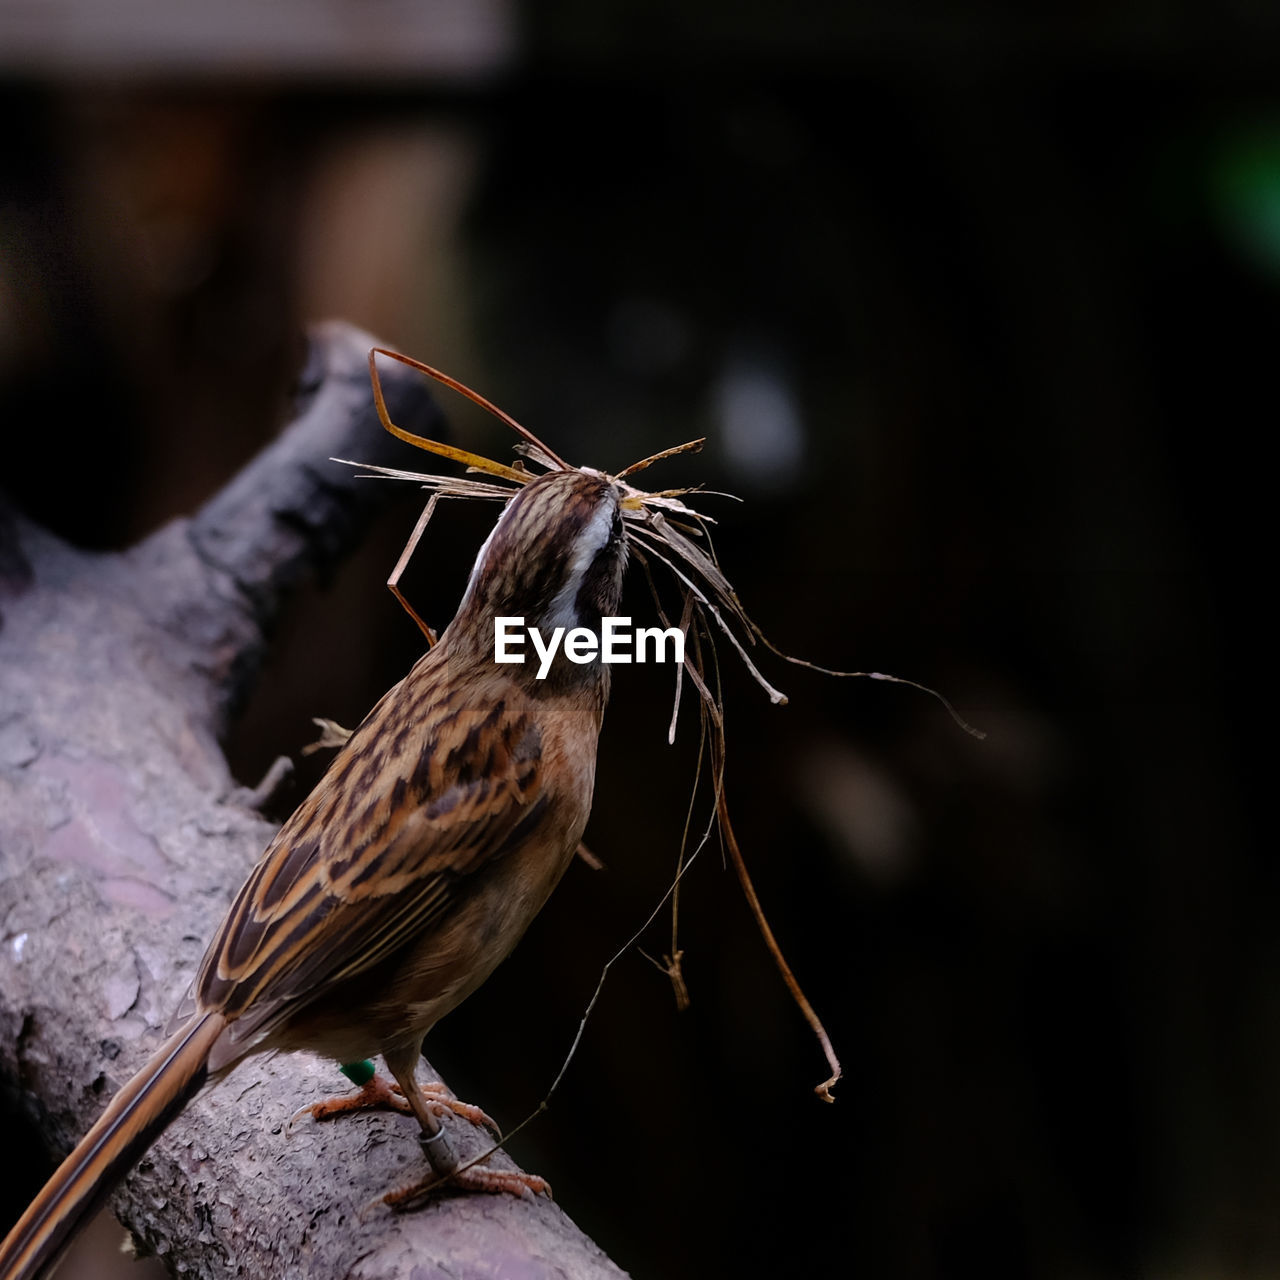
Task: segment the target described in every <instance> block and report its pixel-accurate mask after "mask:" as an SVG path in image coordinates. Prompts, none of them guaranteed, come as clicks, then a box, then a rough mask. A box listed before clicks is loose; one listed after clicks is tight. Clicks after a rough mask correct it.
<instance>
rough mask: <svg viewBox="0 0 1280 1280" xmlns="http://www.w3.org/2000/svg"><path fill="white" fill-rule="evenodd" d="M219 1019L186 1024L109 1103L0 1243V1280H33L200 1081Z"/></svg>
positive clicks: (218, 1029)
mask: <svg viewBox="0 0 1280 1280" xmlns="http://www.w3.org/2000/svg"><path fill="white" fill-rule="evenodd" d="M225 1026H226V1019H225V1018H223V1017H222V1015H221V1014H217V1013H206V1014H204V1015H202V1016H200V1017H198V1018H196V1019H195V1020H193V1021H191V1022H188V1023H187V1024H186V1025H185V1026H184V1027H182V1028H181V1029H180V1030H179V1031H177V1032H175V1033H174V1034H173V1035H172V1036H170V1037H169V1039H168V1040H166V1041H165V1043H164V1044H163V1045H162V1046H161V1047H160V1049H159V1051H158V1052H157V1053H156V1054H155V1056H154V1057H153V1058H152V1059H151V1061H150V1062H148V1063H147V1065H146V1066H145V1067H143V1068H142V1070H141V1071H139V1072H138V1074H137V1075H135V1076H134V1077H133V1079H132V1080H130V1081H129V1083H128V1084H126V1085H125V1086H124V1088H123V1089H121V1090H120V1092H119V1093H117V1094H116V1096H115V1097H114V1098H112V1099H111V1103H110V1105H109V1106H108V1107H107V1109H106V1111H104V1112H103V1113H102V1116H101V1118H100V1119H99V1120H98V1122H97V1123H96V1124H95V1125H94V1126H93V1128H92V1129H90V1130H89V1132H88V1133H87V1134H85V1136H84V1138H82V1139H81V1141H80V1142H79V1143H78V1144H77V1146H76V1148H75V1150H74V1151H72V1153H71V1154H70V1155H69V1156H68V1157H67V1158H66V1159H65V1160H64V1161H63V1162H62V1164H61V1165H59V1166H58V1171H57V1172H56V1173H55V1174H54V1175H53V1177H52V1178H50V1179H49V1181H48V1182H47V1183H46V1184H45V1186H44V1189H43V1190H42V1191H41V1192H40V1194H39V1195H38V1196H36V1198H35V1200H34V1201H32V1203H31V1207H30V1208H29V1209H28V1210H27V1211H26V1213H24V1214H23V1215H22V1217H21V1218H20V1219H19V1220H18V1223H17V1225H16V1226H15V1227H14V1228H13V1230H12V1231H10V1232H9V1234H8V1236H7V1237H6V1238H5V1241H4V1243H3V1244H2V1245H0V1280H34V1277H36V1276H38V1275H40V1273H41V1272H42V1270H43V1269H44V1268H45V1267H47V1266H49V1265H50V1264H51V1263H52V1262H53V1260H54V1258H55V1257H57V1255H58V1253H59V1251H60V1250H61V1248H62V1245H63V1244H64V1243H65V1242H66V1240H67V1239H68V1237H69V1236H70V1235H71V1233H72V1232H73V1231H74V1230H75V1228H76V1227H77V1226H78V1225H79V1224H80V1223H81V1221H82V1220H83V1219H84V1218H85V1217H86V1216H87V1215H88V1214H89V1213H90V1212H92V1210H93V1209H95V1208H96V1207H97V1206H98V1204H99V1203H100V1202H101V1201H102V1199H103V1198H104V1197H105V1196H106V1195H107V1193H108V1192H109V1191H111V1190H112V1188H113V1187H114V1186H115V1185H116V1183H117V1182H119V1181H120V1179H121V1178H123V1177H124V1175H125V1174H126V1173H128V1171H129V1169H130V1167H131V1166H132V1165H133V1163H134V1161H135V1160H137V1159H138V1158H139V1157H140V1156H141V1155H142V1153H143V1152H144V1151H145V1150H146V1149H147V1148H148V1147H149V1146H150V1145H151V1144H152V1143H153V1142H154V1141H155V1140H156V1138H158V1137H159V1136H160V1134H161V1132H162V1131H163V1130H164V1128H165V1126H166V1125H167V1124H168V1123H169V1122H170V1121H171V1120H172V1119H173V1118H174V1117H175V1116H176V1115H177V1114H178V1112H179V1111H181V1110H182V1108H183V1107H184V1106H186V1104H187V1103H188V1102H189V1101H190V1100H191V1098H192V1097H193V1096H194V1095H195V1093H196V1091H197V1090H198V1089H199V1088H200V1086H201V1085H202V1084H203V1083H204V1081H205V1078H206V1076H207V1075H208V1059H209V1051H210V1050H211V1049H212V1048H213V1045H214V1042H215V1041H216V1040H217V1038H218V1036H219V1035H220V1034H221V1033H222V1029H223V1028H224V1027H225Z"/></svg>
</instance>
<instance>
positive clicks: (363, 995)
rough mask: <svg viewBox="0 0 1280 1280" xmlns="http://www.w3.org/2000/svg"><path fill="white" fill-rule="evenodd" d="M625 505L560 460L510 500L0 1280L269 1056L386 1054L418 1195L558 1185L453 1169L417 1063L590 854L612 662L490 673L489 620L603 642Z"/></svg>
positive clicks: (616, 584)
mask: <svg viewBox="0 0 1280 1280" xmlns="http://www.w3.org/2000/svg"><path fill="white" fill-rule="evenodd" d="M622 497H623V494H622V486H620V484H619V482H617V481H614V480H612V479H611V478H610V477H608V476H606V475H604V474H603V473H599V472H593V471H589V470H577V469H567V470H557V471H552V472H548V473H547V474H545V475H541V476H539V477H538V478H537V479H534V480H531V481H530V482H529V483H527V484H526V485H525V486H524V487H523V488H522V489H520V490H519V491H518V492H517V493H516V494H515V496H514V497H512V498H511V499H510V501H509V502H508V503H507V505H506V507H505V508H504V510H503V512H502V514H501V516H500V517H499V519H498V521H497V523H496V524H495V526H494V528H493V530H492V532H491V533H490V534H489V536H488V538H487V539H486V541H485V543H484V545H483V546H482V547H481V549H480V551H479V554H478V555H477V557H476V561H475V565H474V567H473V569H472V571H471V574H470V577H469V579H468V582H467V586H466V589H465V591H464V593H463V597H462V602H461V604H460V605H459V607H458V611H457V613H456V615H455V617H454V619H453V621H452V622H451V623H450V624H449V626H448V627H447V628H446V629H445V631H444V632H443V634H442V635H441V636H440V638H439V641H438V642H437V643H436V644H435V645H434V646H432V647H431V648H429V649H428V650H427V651H426V653H425V654H424V655H423V656H422V657H421V658H420V659H419V660H418V662H417V663H416V664H415V665H414V666H413V668H412V669H411V670H410V672H409V674H408V675H407V676H406V677H405V678H404V679H403V680H402V681H400V683H399V684H397V685H395V686H394V687H393V688H392V689H391V690H389V691H388V692H387V693H386V694H385V695H384V696H383V697H382V699H381V700H380V701H379V702H378V703H377V705H376V706H375V707H374V708H373V710H372V711H371V712H370V713H369V714H368V716H366V718H365V719H364V721H363V722H362V723H361V724H360V725H359V727H358V728H357V729H356V730H355V731H354V732H353V733H352V734H351V736H350V738H349V739H348V740H347V742H346V744H345V746H343V747H342V749H341V750H340V751H339V752H338V754H337V755H336V756H335V757H334V759H333V761H332V763H331V764H330V766H329V768H328V769H327V771H326V772H325V775H324V777H323V778H322V779H321V780H320V782H319V783H318V784H317V786H316V787H315V789H314V790H313V791H312V792H311V794H310V795H309V796H308V797H307V798H306V799H305V800H304V801H303V802H302V804H301V805H300V806H299V807H298V809H297V810H296V811H295V812H294V814H293V815H292V817H291V818H290V819H289V820H288V821H287V822H286V823H285V824H284V825H283V826H282V827H281V829H280V831H279V832H278V834H277V835H276V836H275V838H274V839H273V840H272V842H271V843H270V844H269V845H268V847H267V849H266V850H265V852H264V853H263V855H262V857H261V858H260V859H259V861H258V862H257V864H256V865H255V866H254V868H253V869H252V871H251V872H250V874H249V876H248V878H247V880H246V881H245V883H244V885H243V886H242V887H241V889H240V891H239V892H238V893H237V894H236V896H235V898H234V900H233V902H232V903H231V906H230V908H229V909H228V911H227V913H226V915H225V917H224V918H223V920H222V923H221V924H220V925H219V926H218V929H217V931H216V932H215V933H214V935H213V938H212V940H211V941H210V943H209V945H208V948H207V950H206V951H205V954H204V958H203V960H202V961H201V963H200V966H199V969H198V971H197V974H196V977H195V979H194V980H193V982H192V984H191V987H190V989H189V991H188V992H187V995H186V996H185V998H184V999H183V1001H182V1003H181V1004H180V1006H179V1008H178V1010H177V1011H176V1013H175V1014H174V1017H173V1019H172V1020H171V1022H170V1023H169V1026H168V1028H167V1030H166V1034H165V1039H164V1041H163V1043H162V1044H161V1046H160V1048H159V1049H158V1050H157V1051H156V1052H155V1053H154V1055H153V1056H152V1057H151V1059H150V1060H149V1061H148V1062H147V1063H146V1065H145V1066H144V1067H142V1069H141V1070H140V1071H138V1073H137V1074H136V1075H134V1076H133V1077H132V1079H130V1080H129V1081H128V1082H127V1083H126V1084H125V1085H124V1086H123V1088H122V1089H121V1090H120V1091H119V1092H118V1093H117V1094H116V1095H115V1097H114V1098H113V1099H112V1101H111V1102H110V1104H109V1105H108V1106H107V1109H106V1111H105V1112H104V1113H103V1115H102V1116H101V1118H100V1119H99V1120H98V1121H97V1122H96V1123H95V1124H94V1125H93V1127H92V1128H91V1129H90V1130H89V1132H88V1134H87V1135H86V1136H85V1137H84V1138H83V1139H82V1140H81V1141H80V1143H79V1144H78V1145H77V1146H76V1147H75V1148H74V1150H73V1151H72V1152H71V1154H70V1155H69V1156H68V1157H67V1158H66V1160H65V1161H64V1162H63V1163H62V1165H61V1166H60V1167H59V1168H58V1169H57V1170H56V1172H55V1173H54V1174H53V1176H52V1178H51V1179H50V1180H49V1182H48V1183H47V1184H46V1186H45V1187H44V1188H43V1189H42V1190H41V1191H40V1193H39V1194H38V1195H37V1196H36V1198H35V1200H34V1201H33V1202H32V1204H31V1205H30V1207H29V1208H28V1209H27V1211H26V1212H25V1214H24V1215H23V1216H22V1218H21V1219H20V1220H19V1221H18V1223H17V1224H16V1225H15V1226H14V1227H13V1229H12V1230H11V1231H10V1233H9V1235H8V1236H7V1237H6V1238H5V1240H4V1242H3V1244H2V1245H0V1280H34V1277H37V1276H39V1275H41V1274H43V1272H44V1271H45V1270H46V1268H48V1267H49V1266H50V1265H51V1264H52V1262H53V1261H54V1260H55V1258H56V1257H57V1256H58V1255H59V1254H60V1252H61V1250H62V1249H63V1248H64V1247H65V1245H66V1244H67V1243H68V1242H69V1240H70V1238H71V1236H72V1235H73V1234H74V1232H75V1231H76V1229H77V1227H78V1226H79V1225H80V1224H81V1223H82V1222H83V1221H84V1219H85V1218H86V1217H87V1215H88V1214H89V1212H90V1211H91V1210H92V1209H93V1208H95V1207H96V1206H97V1204H98V1203H99V1202H100V1201H101V1199H102V1198H103V1197H104V1196H105V1195H106V1194H107V1192H109V1191H110V1190H111V1188H113V1187H114V1186H115V1185H116V1184H117V1183H118V1182H119V1181H120V1180H121V1179H122V1178H123V1177H124V1176H125V1174H126V1173H127V1172H128V1170H129V1169H130V1168H131V1167H132V1165H133V1164H134V1163H135V1161H136V1160H137V1159H139V1158H140V1157H141V1155H142V1153H143V1152H144V1151H146V1150H147V1148H148V1147H150V1145H151V1144H152V1143H153V1142H154V1141H155V1140H156V1138H157V1137H158V1136H159V1135H160V1133H161V1132H162V1131H163V1130H164V1129H165V1128H166V1127H167V1125H168V1124H169V1123H170V1122H171V1121H172V1120H173V1119H174V1118H175V1117H176V1116H177V1114H178V1113H179V1112H180V1111H181V1110H182V1108H183V1107H184V1106H185V1105H187V1103H189V1102H190V1101H191V1099H192V1098H193V1097H194V1096H195V1095H196V1094H197V1093H198V1092H199V1091H200V1090H201V1089H202V1088H203V1087H204V1086H205V1085H206V1083H208V1082H213V1081H217V1080H219V1079H220V1078H222V1077H223V1076H225V1075H226V1074H227V1073H228V1072H230V1071H231V1070H233V1069H234V1068H235V1067H236V1066H237V1065H238V1064H239V1063H241V1062H242V1061H243V1060H244V1059H245V1058H247V1057H250V1056H252V1055H254V1054H258V1053H263V1052H272V1051H280V1050H286V1051H288V1050H299V1049H306V1050H310V1051H312V1052H315V1053H319V1054H321V1055H324V1056H327V1057H329V1058H332V1059H334V1060H335V1061H336V1062H337V1063H339V1064H346V1063H356V1062H360V1061H361V1060H363V1059H367V1058H371V1057H373V1056H374V1055H375V1054H381V1055H382V1058H383V1060H384V1061H385V1063H386V1065H387V1068H388V1070H389V1071H390V1073H391V1075H392V1076H393V1077H394V1080H395V1082H396V1086H397V1087H398V1089H399V1091H400V1094H401V1095H402V1099H403V1104H402V1105H403V1106H404V1107H406V1108H407V1109H408V1110H410V1111H411V1112H412V1114H413V1115H414V1117H415V1118H416V1120H417V1121H418V1124H419V1125H420V1126H421V1129H422V1135H421V1142H422V1146H423V1150H424V1152H425V1154H426V1157H427V1162H428V1164H429V1166H430V1174H429V1175H428V1177H427V1178H426V1179H425V1180H424V1182H423V1183H422V1184H419V1185H418V1187H416V1188H415V1189H414V1191H415V1193H416V1192H417V1191H418V1190H420V1189H421V1188H422V1187H425V1186H426V1185H428V1184H431V1183H433V1182H435V1181H439V1180H442V1179H445V1178H450V1179H451V1180H452V1181H453V1182H454V1183H455V1184H456V1185H459V1186H461V1187H463V1188H467V1189H475V1190H484V1191H494V1192H511V1193H513V1194H528V1192H529V1191H530V1190H533V1191H537V1190H540V1189H545V1184H544V1183H542V1182H541V1179H538V1178H536V1177H534V1176H533V1175H528V1174H521V1173H515V1172H508V1171H500V1170H495V1169H489V1168H485V1167H483V1166H482V1165H479V1164H477V1165H472V1166H470V1167H460V1164H459V1161H458V1158H457V1156H456V1155H455V1153H454V1152H453V1150H452V1148H451V1146H450V1144H449V1141H448V1138H447V1136H446V1132H445V1129H444V1128H443V1126H442V1125H441V1123H440V1118H439V1115H440V1114H442V1112H443V1109H444V1107H445V1106H448V1105H453V1104H448V1103H442V1102H441V1101H440V1098H439V1096H438V1095H436V1094H433V1093H432V1092H431V1090H430V1086H428V1087H427V1088H426V1089H425V1090H424V1087H423V1086H422V1085H420V1084H419V1082H418V1081H417V1080H416V1079H415V1076H414V1068H415V1066H416V1063H417V1060H418V1058H419V1056H420V1055H421V1052H422V1043H423V1039H424V1037H425V1036H426V1034H427V1033H428V1032H429V1031H430V1030H431V1028H432V1027H433V1026H434V1025H435V1024H436V1023H437V1022H438V1021H439V1020H440V1019H441V1018H442V1017H443V1016H444V1015H445V1014H446V1013H448V1012H449V1011H450V1010H451V1009H454V1008H456V1007H457V1005H458V1004H460V1003H461V1002H462V1001H463V1000H465V999H466V998H467V996H469V995H470V994H471V993H472V992H474V991H475V990H476V989H477V988H478V987H479V986H480V985H481V983H483V982H484V980H485V979H486V978H487V977H488V976H489V975H490V974H491V973H492V972H493V970H494V969H495V968H496V967H497V965H498V964H499V963H500V962H501V961H502V960H503V959H505V958H506V956H507V955H508V954H509V953H510V952H511V950H512V948H513V947H514V946H515V945H516V943H517V942H518V941H519V939H520V937H521V935H522V934H523V933H524V932H525V930H526V928H527V927H528V925H529V924H530V922H531V921H532V920H533V918H534V916H535V915H536V914H537V913H538V911H539V910H540V909H541V908H542V906H543V904H544V903H545V902H546V900H547V898H548V896H549V895H550V894H551V891H552V890H553V889H554V888H555V886H556V884H557V882H558V881H559V880H560V878H561V876H562V875H563V874H564V872H565V870H566V868H567V867H568V865H569V863H570V861H572V859H573V856H574V853H575V851H576V849H577V848H578V847H579V844H580V841H581V838H582V834H583V831H584V829H585V826H586V823H587V818H588V816H589V813H590V810H591V801H592V793H593V789H594V783H595V765H596V751H597V746H598V741H599V735H600V729H601V724H602V720H603V716H604V710H605V704H606V702H607V701H608V696H609V668H608V666H607V665H605V664H604V663H602V662H601V661H600V660H599V658H598V657H596V658H594V659H592V660H588V661H578V660H577V659H575V660H572V661H569V660H566V655H565V653H564V651H563V650H561V651H560V652H559V653H558V654H557V656H556V658H555V660H554V662H553V663H552V664H551V667H550V669H549V670H548V671H547V672H546V674H545V677H544V678H542V679H539V678H538V675H537V664H535V663H533V662H528V663H511V662H504V663H502V664H499V663H498V662H496V661H495V650H494V635H495V620H496V619H497V618H498V617H512V616H522V617H524V618H525V620H526V623H527V624H528V625H531V626H534V625H536V626H538V627H540V628H541V629H542V630H543V631H548V630H553V629H554V628H555V627H564V628H566V632H565V634H568V631H569V630H570V629H572V628H574V627H586V628H588V629H592V630H595V631H597V632H598V631H599V629H600V623H601V619H602V618H603V617H605V616H608V615H611V614H615V613H616V611H617V608H618V606H619V603H620V599H621V590H622V580H623V574H624V569H625V565H626V561H627V553H628V547H627V535H626V532H625V526H624V521H623V519H622V511H621V509H620V502H621V500H622ZM374 1091H375V1090H374V1088H373V1086H372V1085H370V1086H367V1087H366V1090H364V1091H362V1093H364V1092H368V1093H372V1092H374ZM342 1105H343V1104H342V1103H341V1102H339V1103H338V1104H337V1107H338V1109H340V1108H341V1107H342ZM323 1107H324V1104H320V1106H319V1107H318V1108H316V1109H315V1114H317V1115H319V1114H321V1113H322V1108H323ZM456 1109H463V1108H462V1104H456ZM472 1110H474V1109H472ZM478 1114H479V1115H480V1116H481V1117H483V1113H478ZM388 1202H389V1203H390V1202H391V1197H388Z"/></svg>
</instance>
